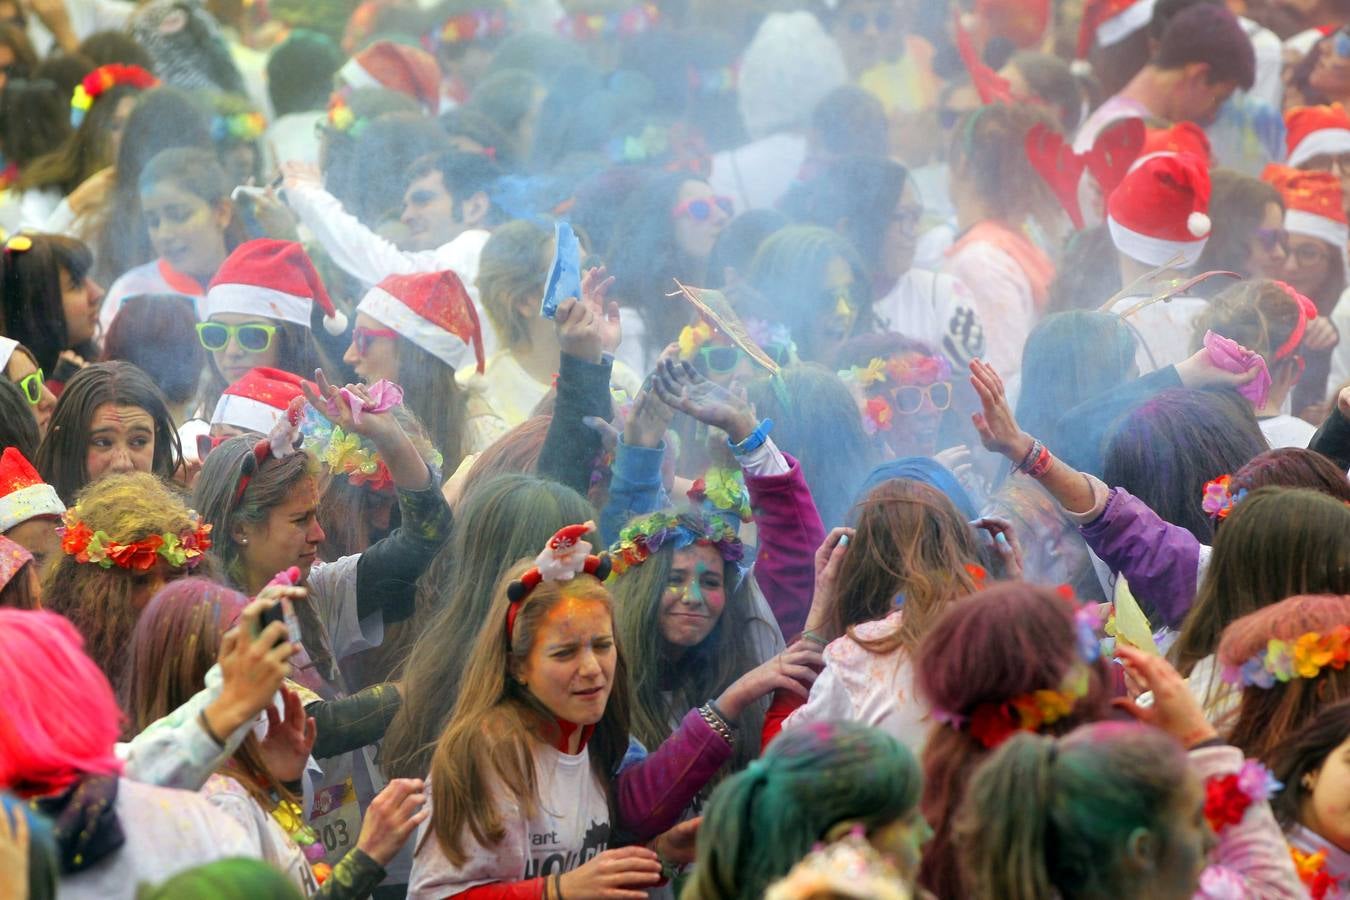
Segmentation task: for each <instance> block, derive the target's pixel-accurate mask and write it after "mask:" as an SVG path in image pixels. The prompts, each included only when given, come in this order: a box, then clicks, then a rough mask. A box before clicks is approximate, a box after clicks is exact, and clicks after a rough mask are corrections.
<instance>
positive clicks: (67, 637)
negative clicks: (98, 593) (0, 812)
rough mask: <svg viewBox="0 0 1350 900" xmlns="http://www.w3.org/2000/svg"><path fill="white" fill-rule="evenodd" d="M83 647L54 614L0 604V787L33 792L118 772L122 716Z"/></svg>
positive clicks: (72, 630)
mask: <svg viewBox="0 0 1350 900" xmlns="http://www.w3.org/2000/svg"><path fill="white" fill-rule="evenodd" d="M83 645H84V641H83V640H82V639H81V638H80V635H79V632H77V631H76V630H75V626H73V625H71V624H70V622H68V621H67V620H66V619H64V618H63V617H61V616H59V615H57V614H55V613H50V612H41V611H28V610H14V609H0V684H3V685H4V686H5V689H4V691H3V692H0V788H5V789H7V790H13V791H14V792H16V793H18V794H19V795H20V796H25V797H33V796H41V795H43V794H49V793H54V792H56V791H59V790H61V789H62V788H64V787H66V786H67V785H69V784H70V783H71V782H73V781H75V779H77V778H78V777H79V776H81V775H85V774H92V775H118V774H121V771H122V762H121V760H119V759H118V758H117V757H116V756H115V755H114V753H113V745H114V744H115V743H116V742H117V739H118V737H119V735H120V731H121V719H122V713H121V711H120V710H119V709H118V706H117V700H116V698H115V697H114V696H113V691H112V686H111V685H109V684H108V679H107V678H106V677H104V675H103V673H102V672H101V671H100V670H99V667H98V666H97V665H95V663H94V661H93V660H92V659H90V658H89V657H88V656H86V655H85V653H84V650H83ZM76 711H78V715H77V714H75V713H76Z"/></svg>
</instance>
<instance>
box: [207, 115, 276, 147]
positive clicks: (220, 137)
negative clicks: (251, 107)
mask: <svg viewBox="0 0 1350 900" xmlns="http://www.w3.org/2000/svg"><path fill="white" fill-rule="evenodd" d="M265 131H267V118H266V117H265V116H264V115H263V114H262V113H260V112H241V113H235V114H234V115H229V116H216V117H215V118H214V119H212V120H211V140H213V141H226V140H231V141H245V142H248V141H256V140H257V139H258V138H260V137H262V136H263V132H265Z"/></svg>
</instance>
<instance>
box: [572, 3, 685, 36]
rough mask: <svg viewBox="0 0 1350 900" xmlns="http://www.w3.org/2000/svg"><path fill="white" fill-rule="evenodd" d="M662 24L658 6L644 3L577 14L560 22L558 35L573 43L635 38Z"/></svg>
mask: <svg viewBox="0 0 1350 900" xmlns="http://www.w3.org/2000/svg"><path fill="white" fill-rule="evenodd" d="M660 21H661V11H660V10H659V9H657V8H656V4H655V3H641V4H638V5H637V6H634V7H632V8H631V9H621V10H616V11H614V12H609V13H577V14H575V15H570V16H567V17H565V18H563V19H561V20H559V22H558V24H557V29H558V33H559V34H560V35H562V36H563V37H565V38H570V39H572V40H574V41H589V40H595V39H597V38H611V37H632V36H633V35H635V34H642V33H643V32H646V31H651V30H652V29H653V28H655V27H656V25H657V23H659V22H660Z"/></svg>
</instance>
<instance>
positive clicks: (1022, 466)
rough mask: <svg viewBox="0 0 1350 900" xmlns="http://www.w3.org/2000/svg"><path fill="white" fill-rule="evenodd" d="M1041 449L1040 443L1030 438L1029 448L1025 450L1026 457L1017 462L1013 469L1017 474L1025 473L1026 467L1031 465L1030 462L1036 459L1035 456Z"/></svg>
mask: <svg viewBox="0 0 1350 900" xmlns="http://www.w3.org/2000/svg"><path fill="white" fill-rule="evenodd" d="M1042 449H1043V445H1042V444H1041V442H1040V441H1038V440H1036V439H1035V438H1032V439H1031V446H1030V447H1028V448H1027V455H1026V456H1024V457H1022V461H1021V462H1019V463H1018V464H1017V465H1016V466H1015V467H1014V468H1016V469H1017V471H1019V472H1025V471H1026V470H1027V467H1028V466H1030V465H1031V462H1032V460H1034V459H1035V458H1036V456H1037V454H1039V453H1040V451H1041V450H1042Z"/></svg>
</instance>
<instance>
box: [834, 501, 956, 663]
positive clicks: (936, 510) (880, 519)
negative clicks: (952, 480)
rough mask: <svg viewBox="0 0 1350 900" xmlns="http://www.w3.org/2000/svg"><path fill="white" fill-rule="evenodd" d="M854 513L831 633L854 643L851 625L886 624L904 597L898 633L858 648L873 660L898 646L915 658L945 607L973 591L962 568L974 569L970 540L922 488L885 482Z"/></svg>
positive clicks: (949, 510) (952, 510)
mask: <svg viewBox="0 0 1350 900" xmlns="http://www.w3.org/2000/svg"><path fill="white" fill-rule="evenodd" d="M858 509H859V511H860V512H859V515H858V524H857V526H856V533H855V534H854V536H853V538H852V540H851V542H850V544H849V549H848V554H847V555H846V556H845V557H844V565H843V568H842V570H841V571H840V573H839V588H838V592H839V599H838V602H836V603H835V606H834V620H833V622H832V623H831V624H832V626H833V627H832V629H831V630H832V632H833V633H834V634H844V633H845V632H847V633H848V634H849V636H850V637H852V638H853V639H854V640H858V638H857V636H856V635H855V634H854V632H853V628H854V626H857V625H861V624H862V623H864V622H873V621H876V620H878V619H884V618H885V617H886V616H887V615H889V614H890V613H891V612H893V611H894V610H895V601H896V598H897V597H898V596H901V595H903V597H904V611H905V613H904V616H903V617H902V621H901V625H900V627H899V628H898V629H897V630H896V631H895V632H894V633H893V634H891V635H888V636H886V637H884V638H881V639H880V640H877V641H868V642H864V641H859V643H861V644H862V646H863V647H865V648H866V649H868V650H870V651H872V652H873V653H890V652H891V651H893V650H895V649H897V648H900V647H903V648H904V649H905V652H906V653H913V652H914V651H915V650H917V649H918V646H919V640H920V639H921V638H922V637H923V635H924V632H925V631H927V630H928V626H929V625H930V624H932V622H933V621H934V620H935V619H936V618H937V617H938V615H940V614H941V612H942V611H943V610H944V609H946V607H947V605H948V604H949V603H950V602H951V601H953V600H956V599H957V598H959V597H964V596H965V595H967V594H969V593H971V592H973V591H974V590H975V579H974V577H973V576H972V575H971V573H970V571H969V570H967V568H966V566H967V565H978V564H979V559H980V557H979V548H978V547H976V546H975V537H974V535H973V534H972V533H971V530H970V526H969V525H968V524H967V523H966V521H965V520H964V519H963V518H962V517H961V514H960V513H959V512H957V510H956V506H955V505H953V504H952V501H951V500H948V499H947V496H946V495H945V494H943V493H942V492H941V491H939V490H938V489H936V488H934V487H930V486H929V485H926V484H924V483H923V482H921V481H913V480H911V479H908V478H894V479H891V480H890V481H884V482H882V483H881V484H879V485H877V486H876V487H875V488H873V489H872V490H871V492H870V493H868V495H867V496H866V497H864V498H863V499H862V501H860V502H859V504H858Z"/></svg>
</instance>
